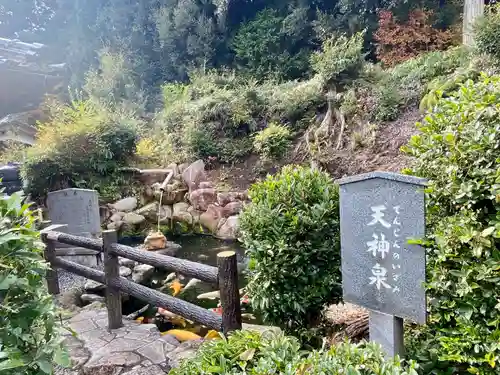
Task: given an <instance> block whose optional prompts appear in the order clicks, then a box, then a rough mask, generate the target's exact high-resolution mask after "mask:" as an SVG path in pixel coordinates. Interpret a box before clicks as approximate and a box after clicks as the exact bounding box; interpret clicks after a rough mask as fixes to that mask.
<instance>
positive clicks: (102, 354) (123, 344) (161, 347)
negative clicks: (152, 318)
mask: <svg viewBox="0 0 500 375" xmlns="http://www.w3.org/2000/svg"><path fill="white" fill-rule="evenodd" d="M107 325H108V320H107V312H106V309H104V308H100V309H96V310H93V309H84V310H81V311H80V312H78V313H77V314H76V315H74V316H73V317H72V318H71V319H69V320H68V326H69V327H70V328H71V329H72V330H73V331H74V332H75V333H76V337H75V336H73V335H72V334H71V333H69V332H68V333H67V334H66V336H65V343H66V346H67V348H68V351H69V354H70V357H71V359H72V366H73V367H72V368H71V369H58V371H56V375H91V374H92V375H146V374H147V375H160V374H166V373H168V372H169V371H170V369H171V368H172V367H173V366H176V365H177V364H178V362H179V360H181V359H183V358H185V357H188V356H191V355H193V354H194V353H195V351H196V349H197V348H198V346H199V345H200V343H201V341H200V340H199V341H188V342H185V343H182V344H181V343H179V342H178V341H177V340H176V339H175V338H174V337H172V336H169V335H165V336H161V335H160V332H159V331H158V329H157V327H156V326H155V325H153V324H139V323H137V322H135V321H130V320H124V327H122V328H120V329H116V330H112V331H108V329H107Z"/></svg>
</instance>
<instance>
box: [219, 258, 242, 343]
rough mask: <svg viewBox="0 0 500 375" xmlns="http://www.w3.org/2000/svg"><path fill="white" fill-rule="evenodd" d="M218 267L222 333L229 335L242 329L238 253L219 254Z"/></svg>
mask: <svg viewBox="0 0 500 375" xmlns="http://www.w3.org/2000/svg"><path fill="white" fill-rule="evenodd" d="M217 267H218V268H219V289H220V301H221V304H222V331H223V333H224V334H227V333H229V332H231V331H234V330H237V329H241V306H240V292H239V289H238V264H237V261H236V253H235V252H234V251H223V252H221V253H219V254H217Z"/></svg>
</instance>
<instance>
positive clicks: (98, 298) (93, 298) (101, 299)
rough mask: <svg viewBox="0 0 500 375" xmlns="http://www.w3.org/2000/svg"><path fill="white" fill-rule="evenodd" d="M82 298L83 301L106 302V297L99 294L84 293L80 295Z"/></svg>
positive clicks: (87, 302)
mask: <svg viewBox="0 0 500 375" xmlns="http://www.w3.org/2000/svg"><path fill="white" fill-rule="evenodd" d="M80 299H81V300H82V302H83V303H85V304H89V303H94V302H105V301H106V298H104V297H103V296H99V295H97V294H87V293H85V294H82V295H81V296H80Z"/></svg>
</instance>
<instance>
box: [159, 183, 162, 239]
mask: <svg viewBox="0 0 500 375" xmlns="http://www.w3.org/2000/svg"><path fill="white" fill-rule="evenodd" d="M162 201H163V189H162V190H160V202H159V203H158V233H160V222H161V202H162Z"/></svg>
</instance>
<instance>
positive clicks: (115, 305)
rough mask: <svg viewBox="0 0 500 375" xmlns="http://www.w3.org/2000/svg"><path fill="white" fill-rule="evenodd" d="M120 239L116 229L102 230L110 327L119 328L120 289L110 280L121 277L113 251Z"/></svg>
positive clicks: (120, 312)
mask: <svg viewBox="0 0 500 375" xmlns="http://www.w3.org/2000/svg"><path fill="white" fill-rule="evenodd" d="M117 241H118V236H117V234H116V231H115V230H105V231H103V232H102V248H103V252H104V274H105V278H106V307H107V309H108V327H109V329H117V328H120V327H122V326H123V321H122V301H121V295H120V290H119V289H116V288H113V287H111V283H110V281H111V280H113V279H117V278H119V277H120V265H119V264H118V256H116V255H115V254H113V253H112V252H111V245H112V244H114V243H116V242H117Z"/></svg>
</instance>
